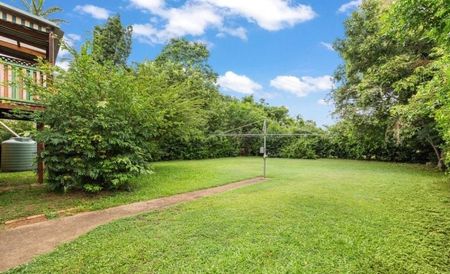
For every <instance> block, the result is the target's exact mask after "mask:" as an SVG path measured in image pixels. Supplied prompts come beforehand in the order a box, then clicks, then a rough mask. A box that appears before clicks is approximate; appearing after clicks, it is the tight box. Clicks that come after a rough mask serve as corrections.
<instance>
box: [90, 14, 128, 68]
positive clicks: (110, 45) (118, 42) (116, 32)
mask: <svg viewBox="0 0 450 274" xmlns="http://www.w3.org/2000/svg"><path fill="white" fill-rule="evenodd" d="M132 32H133V28H132V26H128V27H124V26H123V25H122V22H121V20H120V16H119V15H116V16H111V17H109V18H108V21H107V22H106V23H105V24H104V25H103V26H96V27H95V28H94V35H93V52H92V54H93V57H94V59H95V60H96V61H97V62H99V63H101V64H106V63H108V62H110V63H112V64H113V65H120V66H124V67H125V66H126V64H127V59H128V57H129V56H130V53H131V43H132V42H131V38H132V37H131V35H132Z"/></svg>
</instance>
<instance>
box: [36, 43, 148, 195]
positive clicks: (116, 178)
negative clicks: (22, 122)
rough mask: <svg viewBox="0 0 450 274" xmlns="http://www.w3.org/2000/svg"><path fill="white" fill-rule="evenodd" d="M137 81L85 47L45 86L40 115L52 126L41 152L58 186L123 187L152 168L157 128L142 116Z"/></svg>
mask: <svg viewBox="0 0 450 274" xmlns="http://www.w3.org/2000/svg"><path fill="white" fill-rule="evenodd" d="M134 80H135V77H134V75H133V74H132V73H130V72H129V71H127V70H126V69H123V68H120V67H115V66H111V65H101V64H98V63H97V62H95V61H94V60H93V58H92V57H91V55H90V54H89V53H88V50H87V49H86V48H84V49H83V50H82V52H81V53H80V54H75V57H74V60H73V62H72V65H71V67H70V69H69V70H68V71H67V72H64V71H59V72H58V74H57V77H56V78H55V79H54V83H53V85H52V86H51V87H49V88H47V89H41V90H39V93H40V97H41V100H42V101H43V102H44V103H45V104H46V110H45V111H44V112H43V113H42V114H41V115H40V117H39V118H38V119H39V121H40V122H43V123H44V124H45V125H46V127H45V129H44V130H43V131H42V132H40V133H39V134H38V139H39V141H42V142H44V143H45V144H46V150H45V152H44V153H43V154H42V155H41V157H42V158H43V160H44V161H45V163H46V168H47V171H48V184H49V185H50V187H51V188H52V189H54V190H64V191H68V190H70V189H83V190H85V191H88V192H98V191H101V190H103V189H119V188H121V187H124V186H126V185H127V184H128V182H129V180H130V178H132V177H133V176H136V175H138V174H141V173H144V172H147V171H148V166H147V160H148V159H149V157H150V156H149V155H148V151H147V147H148V146H149V144H148V143H147V141H146V140H148V137H149V136H150V135H151V134H152V132H151V130H150V129H149V128H147V127H146V125H147V123H145V122H142V121H140V117H141V115H140V114H141V113H142V112H143V110H144V109H145V107H144V106H142V105H141V104H140V102H141V100H140V95H139V94H138V93H137V92H135V90H136V88H135V85H134V83H135V81H134ZM37 88H38V87H37Z"/></svg>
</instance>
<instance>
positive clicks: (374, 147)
mask: <svg viewBox="0 0 450 274" xmlns="http://www.w3.org/2000/svg"><path fill="white" fill-rule="evenodd" d="M445 2H446V0H438V1H434V0H407V1H399V2H394V3H393V4H391V3H389V1H387V2H386V1H378V0H367V1H364V2H363V4H362V6H361V7H360V9H358V10H357V11H356V12H354V13H353V14H352V16H351V17H350V18H349V19H348V20H347V21H346V23H345V28H346V35H345V37H344V38H343V39H340V40H338V41H337V42H336V43H335V48H336V50H337V51H338V52H339V53H340V54H341V56H342V58H343V59H344V65H343V66H342V67H341V68H339V69H338V70H337V72H336V77H335V78H336V81H337V82H338V88H337V89H336V90H334V91H333V92H332V94H331V98H332V100H333V101H334V103H335V104H336V114H337V115H338V116H339V117H340V118H341V119H340V121H339V122H338V123H337V124H335V125H333V126H331V127H329V128H326V129H321V128H318V127H317V126H316V125H315V123H314V122H312V121H305V120H304V119H302V118H301V117H295V118H293V117H291V116H289V113H288V110H287V108H285V107H277V106H270V105H268V104H267V103H266V102H265V101H264V100H260V101H255V99H254V98H253V97H252V96H247V97H244V98H242V99H237V98H233V97H229V96H225V95H223V94H221V93H220V92H219V90H218V86H217V84H216V82H217V75H216V73H215V72H214V71H213V70H212V68H211V67H210V66H209V64H208V57H209V51H208V49H207V48H206V46H205V45H204V44H201V43H197V42H189V41H187V40H185V39H174V40H171V41H170V42H169V43H168V44H167V45H166V47H165V48H163V50H162V52H161V53H160V55H159V56H157V57H156V58H155V59H154V60H148V61H145V62H142V63H140V64H136V65H134V66H128V65H127V62H126V61H127V58H128V55H129V53H130V50H131V31H132V30H131V28H126V27H123V26H122V24H121V22H120V18H119V17H118V16H115V17H112V18H110V19H109V20H108V22H107V23H106V25H104V26H99V27H96V28H95V30H94V39H93V42H92V45H91V44H89V43H88V44H87V45H85V46H84V47H83V49H82V50H81V52H80V53H76V52H74V60H73V62H72V64H71V67H70V69H69V70H68V71H58V73H57V74H56V75H55V78H54V81H53V84H52V85H51V86H50V87H49V88H46V89H41V90H40V93H41V94H40V96H41V98H42V100H43V101H44V103H45V104H46V105H47V110H46V111H45V112H44V113H43V114H42V115H41V116H40V117H39V122H43V123H45V124H46V125H47V127H46V128H45V130H44V131H43V132H41V134H40V135H39V136H38V138H39V139H40V140H41V141H44V142H45V143H46V148H47V149H46V152H45V153H44V154H43V155H42V157H43V158H44V160H45V161H46V164H47V169H48V176H49V180H48V181H49V184H50V185H51V186H52V187H53V188H54V189H63V190H68V189H72V188H81V189H84V190H86V191H92V192H96V191H100V190H102V189H119V188H122V187H124V186H127V184H128V182H129V180H130V178H131V177H133V176H135V175H137V174H140V173H142V172H148V171H149V167H148V163H149V162H152V161H157V160H173V159H203V158H216V157H228V156H238V155H258V154H259V151H260V150H259V148H260V146H261V144H262V137H260V136H254V137H252V138H244V137H233V136H224V135H223V133H261V132H262V123H263V121H264V120H267V121H268V125H269V128H268V130H269V133H282V134H286V133H293V134H297V135H296V136H295V137H292V136H291V137H285V136H271V137H269V138H268V140H267V145H268V149H269V150H268V152H269V155H270V156H271V157H287V158H309V159H315V158H321V157H333V158H352V159H378V160H389V161H408V162H428V161H434V162H436V163H437V164H438V165H439V167H441V168H443V167H444V161H445V159H448V158H449V157H447V158H446V157H445V154H446V153H448V150H449V147H450V146H449V144H450V119H449V117H450V113H449V109H450V98H449V74H450V71H449V67H448V66H449V65H448V64H449V52H450V51H449V36H448V33H449V30H450V23H449V22H448V16H449V11H448V6H446V3H445ZM112 37H115V38H116V37H117V39H112ZM448 162H449V160H447V163H448Z"/></svg>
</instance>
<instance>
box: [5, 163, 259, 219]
mask: <svg viewBox="0 0 450 274" xmlns="http://www.w3.org/2000/svg"><path fill="white" fill-rule="evenodd" d="M153 170H154V174H152V175H146V176H141V177H139V178H136V180H134V182H133V189H134V190H133V191H132V192H116V193H106V194H101V195H86V194H84V193H81V192H79V193H71V194H57V193H52V192H49V191H47V189H46V188H45V187H42V186H36V185H34V184H35V183H36V176H35V175H34V174H33V173H32V172H21V173H0V226H1V224H3V223H4V222H5V221H7V220H12V219H16V218H20V217H27V216H31V215H35V214H47V215H49V216H54V215H55V213H56V212H57V211H59V210H63V209H69V208H70V209H72V208H75V210H74V211H75V212H77V211H86V210H95V209H102V208H107V207H111V206H116V205H121V204H126V203H131V202H137V201H143V200H149V199H154V198H157V197H162V196H168V195H173V194H177V193H181V192H188V191H192V190H197V189H202V188H208V187H212V186H217V185H221V184H225V183H229V182H233V181H237V180H241V179H247V178H251V177H255V176H258V175H260V174H261V173H262V171H261V159H257V158H238V159H218V160H206V161H183V162H176V161H175V162H160V163H155V164H154V165H153Z"/></svg>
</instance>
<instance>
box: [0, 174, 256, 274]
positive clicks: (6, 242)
mask: <svg viewBox="0 0 450 274" xmlns="http://www.w3.org/2000/svg"><path fill="white" fill-rule="evenodd" d="M264 180H265V179H264V178H261V177H257V178H254V179H249V180H244V181H240V182H236V183H231V184H227V185H223V186H218V187H213V188H209V189H204V190H198V191H193V192H188V193H182V194H177V195H174V196H169V197H165V198H159V199H154V200H150V201H145V202H138V203H133V204H127V205H122V206H117V207H112V208H108V209H104V210H99V211H91V212H85V213H80V214H77V215H74V216H69V217H64V218H59V219H54V220H48V221H45V222H41V223H36V224H31V225H26V226H21V227H18V228H14V229H9V230H5V231H0V272H2V271H6V270H8V269H10V268H13V267H15V266H18V265H21V264H23V263H26V262H29V261H30V260H31V259H33V258H34V257H36V256H37V255H40V254H43V253H47V252H49V251H52V250H53V249H54V248H56V247H57V246H58V245H60V244H62V243H65V242H69V241H71V240H74V239H76V238H77V237H79V236H80V235H82V234H85V233H87V232H89V231H90V230H92V229H94V228H96V227H98V226H100V225H103V224H106V223H109V222H111V221H114V220H117V219H120V218H124V217H128V216H133V215H136V214H139V213H143V212H147V211H151V210H156V209H161V208H166V207H169V206H171V205H175V204H178V203H182V202H187V201H192V200H196V199H199V198H202V197H205V196H210V195H214V194H217V193H221V192H225V191H228V190H232V189H237V188H240V187H243V186H247V185H253V184H256V183H259V182H262V181H264Z"/></svg>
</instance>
